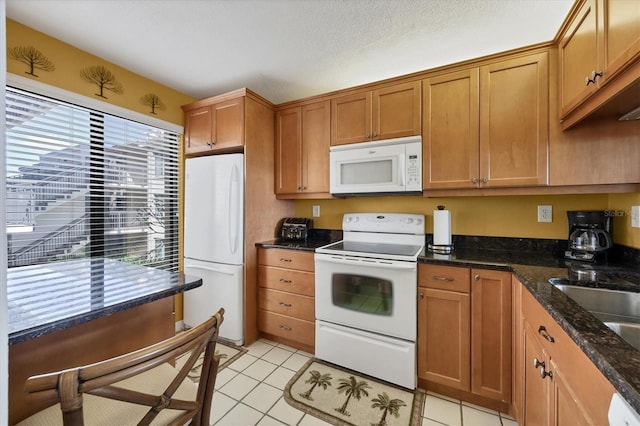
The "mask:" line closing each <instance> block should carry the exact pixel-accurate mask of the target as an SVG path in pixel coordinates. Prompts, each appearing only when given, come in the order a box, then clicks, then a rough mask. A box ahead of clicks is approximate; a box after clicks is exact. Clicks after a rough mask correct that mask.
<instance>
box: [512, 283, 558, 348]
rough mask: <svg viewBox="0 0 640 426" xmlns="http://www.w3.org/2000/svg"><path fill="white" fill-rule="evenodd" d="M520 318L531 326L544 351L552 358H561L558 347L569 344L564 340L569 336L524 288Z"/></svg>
mask: <svg viewBox="0 0 640 426" xmlns="http://www.w3.org/2000/svg"><path fill="white" fill-rule="evenodd" d="M522 316H523V317H524V318H525V320H526V321H527V322H528V323H529V324H530V325H531V330H532V331H533V332H534V334H535V335H536V337H538V339H539V340H540V344H541V345H542V347H543V348H544V349H545V351H547V353H549V354H550V355H551V356H553V357H557V356H562V355H561V354H560V353H559V352H561V351H560V350H559V347H564V346H565V345H567V344H568V343H569V342H568V341H567V340H566V339H569V336H567V335H566V334H565V332H564V331H563V330H562V329H561V328H560V326H559V325H558V324H557V323H556V321H555V320H554V319H553V318H552V317H551V316H550V315H549V314H548V313H547V311H546V310H545V309H544V308H543V307H542V305H540V303H539V302H538V301H537V300H536V299H535V297H534V296H533V295H531V293H529V291H528V290H527V289H526V288H523V289H522ZM549 339H552V340H553V342H551V341H549Z"/></svg>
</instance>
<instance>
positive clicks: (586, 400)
mask: <svg viewBox="0 0 640 426" xmlns="http://www.w3.org/2000/svg"><path fill="white" fill-rule="evenodd" d="M514 294H515V297H514V302H515V306H516V307H518V309H517V310H516V311H515V312H514V318H515V319H516V323H517V325H516V333H515V334H514V336H515V345H514V349H515V351H514V353H515V357H516V358H519V360H517V361H516V363H515V365H516V369H515V371H514V378H515V377H518V380H514V392H515V397H514V413H515V416H516V418H517V420H518V423H519V424H520V425H553V426H555V425H559V426H562V425H601V424H609V422H608V417H607V413H608V409H609V402H610V401H611V396H612V395H613V393H614V389H613V386H612V385H611V383H610V382H609V381H608V380H607V378H606V377H604V375H603V374H602V373H601V372H600V371H599V370H598V369H597V367H596V366H595V365H594V364H593V363H592V362H591V361H590V360H589V358H588V357H587V356H586V355H585V354H584V352H582V350H581V349H580V348H579V347H578V346H577V345H576V344H575V343H574V342H573V340H571V338H570V337H569V336H568V335H567V334H566V333H565V332H564V330H562V328H561V327H560V326H559V325H558V324H557V323H556V322H555V320H554V319H553V318H552V317H551V316H550V315H549V314H548V313H547V312H546V311H545V310H544V308H543V307H542V306H541V305H540V304H539V303H538V301H537V300H536V299H535V298H534V297H533V295H531V293H529V291H528V290H527V289H526V288H524V286H522V284H521V283H520V282H519V281H517V280H516V279H515V278H514ZM596 390H597V391H596Z"/></svg>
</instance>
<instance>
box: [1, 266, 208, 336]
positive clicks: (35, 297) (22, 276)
mask: <svg viewBox="0 0 640 426" xmlns="http://www.w3.org/2000/svg"><path fill="white" fill-rule="evenodd" d="M201 285H202V279H200V278H198V277H194V276H188V275H184V274H182V273H175V272H168V271H163V270H159V269H153V268H148V267H146V266H138V265H132V264H128V263H123V262H119V261H117V260H112V259H102V258H84V259H78V260H71V261H65V262H57V263H47V264H43V265H32V266H22V267H17V268H9V269H8V270H7V297H8V302H9V345H12V344H15V343H19V342H22V341H25V340H29V339H33V338H35V337H39V336H42V335H45V334H48V333H52V332H54V331H58V330H62V329H65V328H68V327H72V326H74V325H77V324H81V323H84V322H87V321H90V320H93V319H96V318H100V317H103V316H107V315H111V314H113V313H115V312H119V311H123V310H125V309H130V308H133V307H136V306H140V305H143V304H145V303H149V302H152V301H154V300H158V299H162V298H164V297H169V296H173V295H175V294H178V293H182V292H184V291H187V290H191V289H193V288H196V287H199V286H201Z"/></svg>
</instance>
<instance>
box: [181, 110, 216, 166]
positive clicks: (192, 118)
mask: <svg viewBox="0 0 640 426" xmlns="http://www.w3.org/2000/svg"><path fill="white" fill-rule="evenodd" d="M212 123H213V112H212V110H211V107H210V106H206V107H202V108H196V109H192V110H190V111H187V112H185V114H184V152H185V154H197V153H199V152H204V151H209V150H211V147H212V144H211V141H212V139H211V131H212Z"/></svg>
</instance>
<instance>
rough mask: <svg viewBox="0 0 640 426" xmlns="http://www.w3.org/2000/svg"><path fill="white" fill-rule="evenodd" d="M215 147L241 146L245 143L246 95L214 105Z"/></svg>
mask: <svg viewBox="0 0 640 426" xmlns="http://www.w3.org/2000/svg"><path fill="white" fill-rule="evenodd" d="M212 108H213V113H214V116H213V144H214V149H225V148H233V147H240V146H242V145H243V144H244V97H240V98H236V99H230V100H228V101H224V102H220V103H217V104H215V105H213V107H212Z"/></svg>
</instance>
